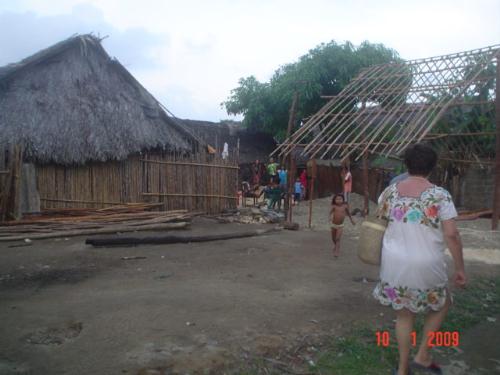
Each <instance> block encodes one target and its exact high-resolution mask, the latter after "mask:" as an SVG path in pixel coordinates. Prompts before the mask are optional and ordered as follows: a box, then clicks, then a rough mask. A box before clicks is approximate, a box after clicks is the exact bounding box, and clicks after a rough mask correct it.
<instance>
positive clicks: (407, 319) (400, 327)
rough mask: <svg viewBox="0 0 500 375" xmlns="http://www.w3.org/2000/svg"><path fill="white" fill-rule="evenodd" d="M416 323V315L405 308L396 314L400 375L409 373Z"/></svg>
mask: <svg viewBox="0 0 500 375" xmlns="http://www.w3.org/2000/svg"><path fill="white" fill-rule="evenodd" d="M414 322H415V314H414V313H412V312H411V311H410V310H407V309H404V308H403V309H401V310H399V311H397V312H396V339H397V340H398V351H399V365H398V375H407V374H408V371H409V366H410V360H409V359H410V346H411V332H412V331H413V323H414Z"/></svg>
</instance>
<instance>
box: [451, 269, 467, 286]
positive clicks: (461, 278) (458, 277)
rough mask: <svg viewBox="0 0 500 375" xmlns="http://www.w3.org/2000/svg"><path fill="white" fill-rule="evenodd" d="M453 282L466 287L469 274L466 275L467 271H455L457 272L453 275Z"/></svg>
mask: <svg viewBox="0 0 500 375" xmlns="http://www.w3.org/2000/svg"><path fill="white" fill-rule="evenodd" d="M453 282H454V283H455V286H456V287H458V288H465V285H466V284H467V276H465V271H464V270H459V271H455V274H454V275H453Z"/></svg>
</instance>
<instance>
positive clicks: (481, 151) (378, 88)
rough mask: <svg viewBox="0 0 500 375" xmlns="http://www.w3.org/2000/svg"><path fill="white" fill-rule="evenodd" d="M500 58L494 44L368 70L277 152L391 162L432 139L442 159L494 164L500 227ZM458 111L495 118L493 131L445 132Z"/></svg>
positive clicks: (475, 128)
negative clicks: (377, 158)
mask: <svg viewBox="0 0 500 375" xmlns="http://www.w3.org/2000/svg"><path fill="white" fill-rule="evenodd" d="M499 60H500V45H495V46H491V47H486V48H481V49H476V50H472V51H466V52H460V53H455V54H450V55H443V56H437V57H431V58H426V59H418V60H410V61H401V62H394V63H390V64H383V65H376V66H371V67H368V68H366V69H364V70H362V71H361V72H360V73H359V75H358V76H357V77H356V78H354V79H353V80H352V81H351V82H350V83H349V84H348V85H347V86H346V87H345V88H344V89H343V90H342V91H341V92H340V93H339V94H338V95H336V96H334V97H331V98H330V100H329V101H328V102H327V103H326V104H325V105H324V106H323V107H322V108H321V109H320V110H319V111H318V112H317V113H315V114H314V115H313V116H311V117H310V118H309V119H308V120H307V121H306V122H305V124H303V125H302V126H301V127H300V128H299V129H298V130H297V131H295V133H293V134H292V135H291V136H290V137H288V138H287V139H286V140H285V141H284V142H283V143H281V144H280V145H279V146H278V148H277V149H276V150H275V151H274V153H273V154H274V155H279V156H280V157H286V156H288V155H291V153H292V152H293V150H294V149H295V148H296V147H299V146H300V147H302V148H303V151H302V155H305V156H307V157H308V158H310V159H334V158H338V159H341V160H342V161H347V160H349V159H353V160H359V159H360V158H362V157H363V156H367V155H368V154H371V155H382V156H385V157H389V158H391V157H398V156H399V155H401V153H402V152H403V151H404V150H405V149H406V148H407V147H408V146H409V145H410V144H412V143H416V142H420V141H428V142H430V143H431V144H432V145H433V146H434V147H435V148H436V149H437V151H438V152H439V155H440V159H441V160H447V161H452V162H455V163H462V164H467V165H470V164H480V165H488V164H495V168H496V182H495V184H496V187H495V196H494V210H493V211H494V212H493V227H494V228H496V226H497V222H498V216H499V214H500V124H499V121H500V109H499V108H500V103H499V101H500V91H499V90H500V89H499V78H498V77H499V76H500V67H499V65H500V64H499V63H498V61H499ZM495 81H496V86H495ZM495 107H496V115H495ZM456 108H460V110H461V112H460V113H462V114H464V113H467V111H470V110H473V109H474V110H478V111H480V113H482V114H485V116H490V117H489V121H491V123H495V122H496V129H489V131H488V130H486V131H485V129H483V128H482V124H480V123H478V124H475V125H474V126H473V127H472V128H471V127H470V126H469V127H466V128H463V129H461V128H456V129H453V131H452V132H451V131H445V132H443V131H442V130H441V129H440V126H438V125H439V122H440V121H443V119H445V118H446V116H447V115H449V114H450V112H452V111H454V110H455V109H456ZM460 113H459V114H458V115H460ZM492 117H493V118H494V117H496V119H493V118H492ZM495 136H496V146H495ZM485 144H487V145H489V146H491V147H489V148H486V147H484V145H485ZM495 158H496V161H494V160H495ZM364 159H365V160H364V164H365V163H367V161H366V158H364ZM365 167H366V168H367V164H365Z"/></svg>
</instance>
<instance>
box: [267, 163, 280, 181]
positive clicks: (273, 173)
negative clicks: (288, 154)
mask: <svg viewBox="0 0 500 375" xmlns="http://www.w3.org/2000/svg"><path fill="white" fill-rule="evenodd" d="M277 172H278V164H276V163H275V162H274V159H273V158H270V159H269V164H268V165H267V174H268V175H269V181H276V177H277Z"/></svg>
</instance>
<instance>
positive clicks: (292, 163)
mask: <svg viewBox="0 0 500 375" xmlns="http://www.w3.org/2000/svg"><path fill="white" fill-rule="evenodd" d="M288 157H289V160H290V164H289V166H290V169H289V170H288V194H287V199H288V202H287V203H288V205H289V207H288V212H287V216H286V217H287V221H288V222H290V223H291V222H292V218H293V214H292V213H293V209H292V207H293V198H292V197H293V194H294V193H295V191H294V185H295V172H296V170H297V166H296V164H295V158H294V157H293V155H289V156H288Z"/></svg>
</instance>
